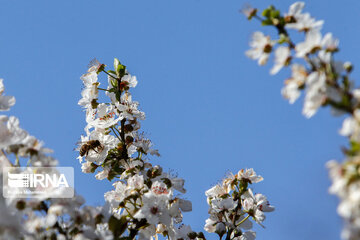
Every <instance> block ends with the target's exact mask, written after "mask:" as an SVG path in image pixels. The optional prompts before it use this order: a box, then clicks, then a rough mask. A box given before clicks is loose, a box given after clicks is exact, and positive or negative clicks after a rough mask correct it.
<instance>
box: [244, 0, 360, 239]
mask: <svg viewBox="0 0 360 240" xmlns="http://www.w3.org/2000/svg"><path fill="white" fill-rule="evenodd" d="M304 5H305V4H304V3H303V2H296V3H294V4H292V5H291V6H290V8H289V10H288V12H287V13H284V14H281V13H280V11H279V10H278V9H276V8H275V7H273V6H270V7H269V8H267V9H265V10H264V11H263V12H262V14H261V16H260V15H258V10H257V9H255V8H251V7H247V8H244V9H243V13H244V14H245V15H246V16H247V17H248V19H253V18H254V19H257V20H260V21H261V23H262V25H265V26H272V27H274V28H275V29H276V30H277V33H278V37H277V38H275V39H271V37H270V36H265V35H264V34H263V33H262V32H255V33H254V34H253V35H252V40H251V42H250V46H251V47H252V48H251V49H250V50H248V51H247V52H246V55H247V56H248V57H250V58H252V59H254V60H258V63H259V65H264V64H266V62H267V61H268V59H269V57H270V55H271V53H272V52H274V56H275V58H274V66H273V67H272V69H271V71H270V73H271V74H276V73H277V72H279V71H280V70H281V69H282V68H283V67H291V71H292V76H291V77H290V78H288V79H287V80H286V81H285V86H284V87H283V89H282V90H281V93H282V95H283V96H284V98H286V99H288V100H289V102H290V103H294V102H295V101H296V100H297V99H298V98H299V97H300V95H301V92H305V97H304V106H303V111H302V112H303V114H304V115H305V116H306V117H307V118H310V117H312V116H313V115H314V114H315V113H316V112H317V111H318V109H319V108H320V107H326V106H330V108H331V112H332V113H333V114H334V115H336V116H339V115H344V114H347V115H349V116H348V117H347V118H346V119H345V120H344V123H343V126H342V128H341V130H340V131H339V133H340V134H341V135H343V136H346V137H347V138H348V139H349V146H348V148H344V149H343V152H344V154H345V156H346V160H345V161H344V162H343V163H341V164H340V163H337V162H336V161H334V160H332V161H329V162H328V163H327V166H328V168H329V170H330V177H331V179H332V181H333V184H332V186H331V187H330V193H332V194H336V195H337V196H338V197H339V198H340V204H339V207H338V213H339V215H340V216H342V217H343V218H344V220H345V228H344V229H343V232H342V238H343V239H349V240H350V239H359V238H360V208H359V206H360V198H359V197H358V196H360V194H359V193H360V174H359V167H360V161H359V159H360V158H359V157H360V89H356V88H354V83H353V81H352V80H351V79H350V73H351V71H352V69H353V66H352V64H351V63H350V62H341V61H337V60H335V53H336V52H337V51H338V50H339V49H338V45H339V40H337V39H335V38H334V37H333V36H332V34H331V33H327V34H325V35H324V36H322V34H321V28H322V25H323V23H324V21H322V20H316V19H315V18H313V17H311V15H310V14H309V13H304V12H303V8H304ZM290 30H297V31H298V32H302V33H304V40H303V41H302V42H297V43H296V42H294V40H293V39H292V38H291V36H290Z"/></svg>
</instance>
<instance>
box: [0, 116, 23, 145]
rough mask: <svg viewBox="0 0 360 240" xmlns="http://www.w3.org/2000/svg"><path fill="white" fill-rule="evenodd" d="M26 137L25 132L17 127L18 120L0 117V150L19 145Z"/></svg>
mask: <svg viewBox="0 0 360 240" xmlns="http://www.w3.org/2000/svg"><path fill="white" fill-rule="evenodd" d="M27 135H28V134H27V132H26V131H25V130H23V129H21V128H20V127H19V119H17V118H16V117H13V116H11V117H7V116H0V148H6V147H8V146H10V145H13V144H21V143H22V141H23V140H24V139H25V138H26V137H27Z"/></svg>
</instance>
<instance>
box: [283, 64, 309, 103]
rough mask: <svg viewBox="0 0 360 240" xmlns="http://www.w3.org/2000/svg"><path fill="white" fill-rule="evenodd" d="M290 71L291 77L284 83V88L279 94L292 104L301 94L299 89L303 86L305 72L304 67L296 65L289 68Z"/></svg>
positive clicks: (305, 76)
mask: <svg viewBox="0 0 360 240" xmlns="http://www.w3.org/2000/svg"><path fill="white" fill-rule="evenodd" d="M291 71H292V76H291V78H289V79H288V80H286V81H285V86H284V87H283V89H282V90H281V94H282V95H283V97H284V98H287V99H289V102H290V103H291V104H293V103H294V102H295V101H296V99H298V98H299V96H300V93H301V92H300V90H299V88H300V87H301V86H303V85H304V84H305V81H306V78H307V72H306V69H305V68H304V66H302V65H300V64H296V63H295V64H293V65H292V66H291Z"/></svg>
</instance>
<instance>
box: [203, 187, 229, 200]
mask: <svg viewBox="0 0 360 240" xmlns="http://www.w3.org/2000/svg"><path fill="white" fill-rule="evenodd" d="M227 193H228V192H227V191H226V189H225V188H223V187H222V186H220V185H215V186H214V187H212V188H210V189H209V190H207V191H206V192H205V195H206V196H207V197H208V198H214V197H217V196H221V195H224V194H227Z"/></svg>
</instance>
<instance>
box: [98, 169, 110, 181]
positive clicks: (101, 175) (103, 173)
mask: <svg viewBox="0 0 360 240" xmlns="http://www.w3.org/2000/svg"><path fill="white" fill-rule="evenodd" d="M109 172H110V168H109V167H104V168H103V170H102V171H101V172H98V173H97V174H96V175H95V177H96V179H97V180H104V179H105V178H107V177H108V175H109Z"/></svg>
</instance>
